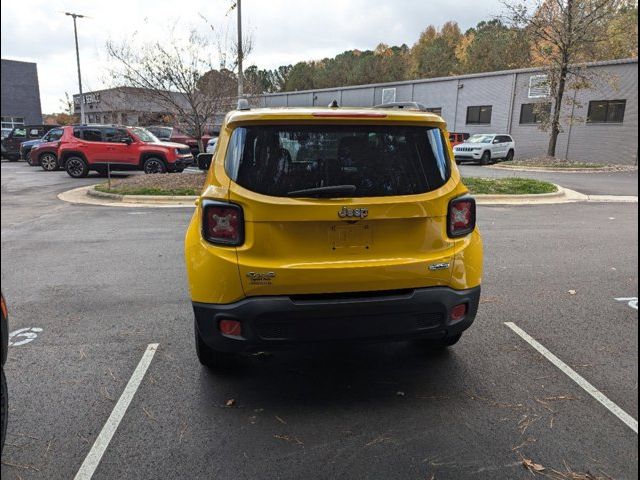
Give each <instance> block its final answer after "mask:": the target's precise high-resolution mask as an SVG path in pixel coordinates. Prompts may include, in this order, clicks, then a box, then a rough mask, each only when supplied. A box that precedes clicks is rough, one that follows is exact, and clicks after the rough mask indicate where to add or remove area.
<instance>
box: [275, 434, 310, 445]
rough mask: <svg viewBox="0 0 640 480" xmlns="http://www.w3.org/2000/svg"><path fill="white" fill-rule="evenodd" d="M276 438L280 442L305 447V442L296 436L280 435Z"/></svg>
mask: <svg viewBox="0 0 640 480" xmlns="http://www.w3.org/2000/svg"><path fill="white" fill-rule="evenodd" d="M274 438H277V439H279V440H284V441H285V442H289V443H293V444H295V445H300V446H302V447H304V442H303V441H302V440H300V439H299V438H298V437H296V436H295V435H293V436H289V435H278V434H275V435H274Z"/></svg>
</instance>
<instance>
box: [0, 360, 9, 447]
mask: <svg viewBox="0 0 640 480" xmlns="http://www.w3.org/2000/svg"><path fill="white" fill-rule="evenodd" d="M0 389H1V390H2V391H1V392H0V403H1V405H0V417H1V418H0V423H1V425H0V431H1V432H2V433H1V434H0V435H2V438H0V453H2V449H3V448H4V439H5V437H6V436H7V417H8V416H9V397H8V391H7V379H6V378H5V377H4V368H3V369H2V385H1V386H0Z"/></svg>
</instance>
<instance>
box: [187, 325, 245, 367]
mask: <svg viewBox="0 0 640 480" xmlns="http://www.w3.org/2000/svg"><path fill="white" fill-rule="evenodd" d="M193 327H194V328H193V329H194V331H195V336H196V354H197V355H198V360H199V361H200V363H201V364H202V365H204V366H205V367H207V368H209V369H211V370H215V371H225V370H230V369H231V368H233V367H235V366H236V365H237V362H238V356H237V355H236V354H235V353H228V352H221V351H219V350H214V349H213V348H211V347H209V345H207V344H206V343H205V342H204V340H203V339H202V337H201V336H200V332H198V326H197V325H196V324H195V322H194V326H193Z"/></svg>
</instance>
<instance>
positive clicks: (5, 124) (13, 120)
mask: <svg viewBox="0 0 640 480" xmlns="http://www.w3.org/2000/svg"><path fill="white" fill-rule="evenodd" d="M23 125H24V118H23V117H2V128H14V127H21V126H23Z"/></svg>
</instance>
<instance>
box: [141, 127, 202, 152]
mask: <svg viewBox="0 0 640 480" xmlns="http://www.w3.org/2000/svg"><path fill="white" fill-rule="evenodd" d="M145 128H146V129H147V130H149V131H150V132H151V133H153V134H154V135H155V136H156V137H158V138H159V139H160V140H164V141H168V142H177V143H184V144H185V145H189V148H191V152H192V153H193V155H194V156H195V155H198V153H200V147H199V146H198V140H197V139H195V138H194V137H193V136H191V135H189V134H186V133H184V132H183V131H182V130H180V129H179V128H177V127H167V126H152V127H145ZM210 139H211V135H207V134H205V135H203V136H202V144H203V145H207V143H208V142H209V140H210Z"/></svg>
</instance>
